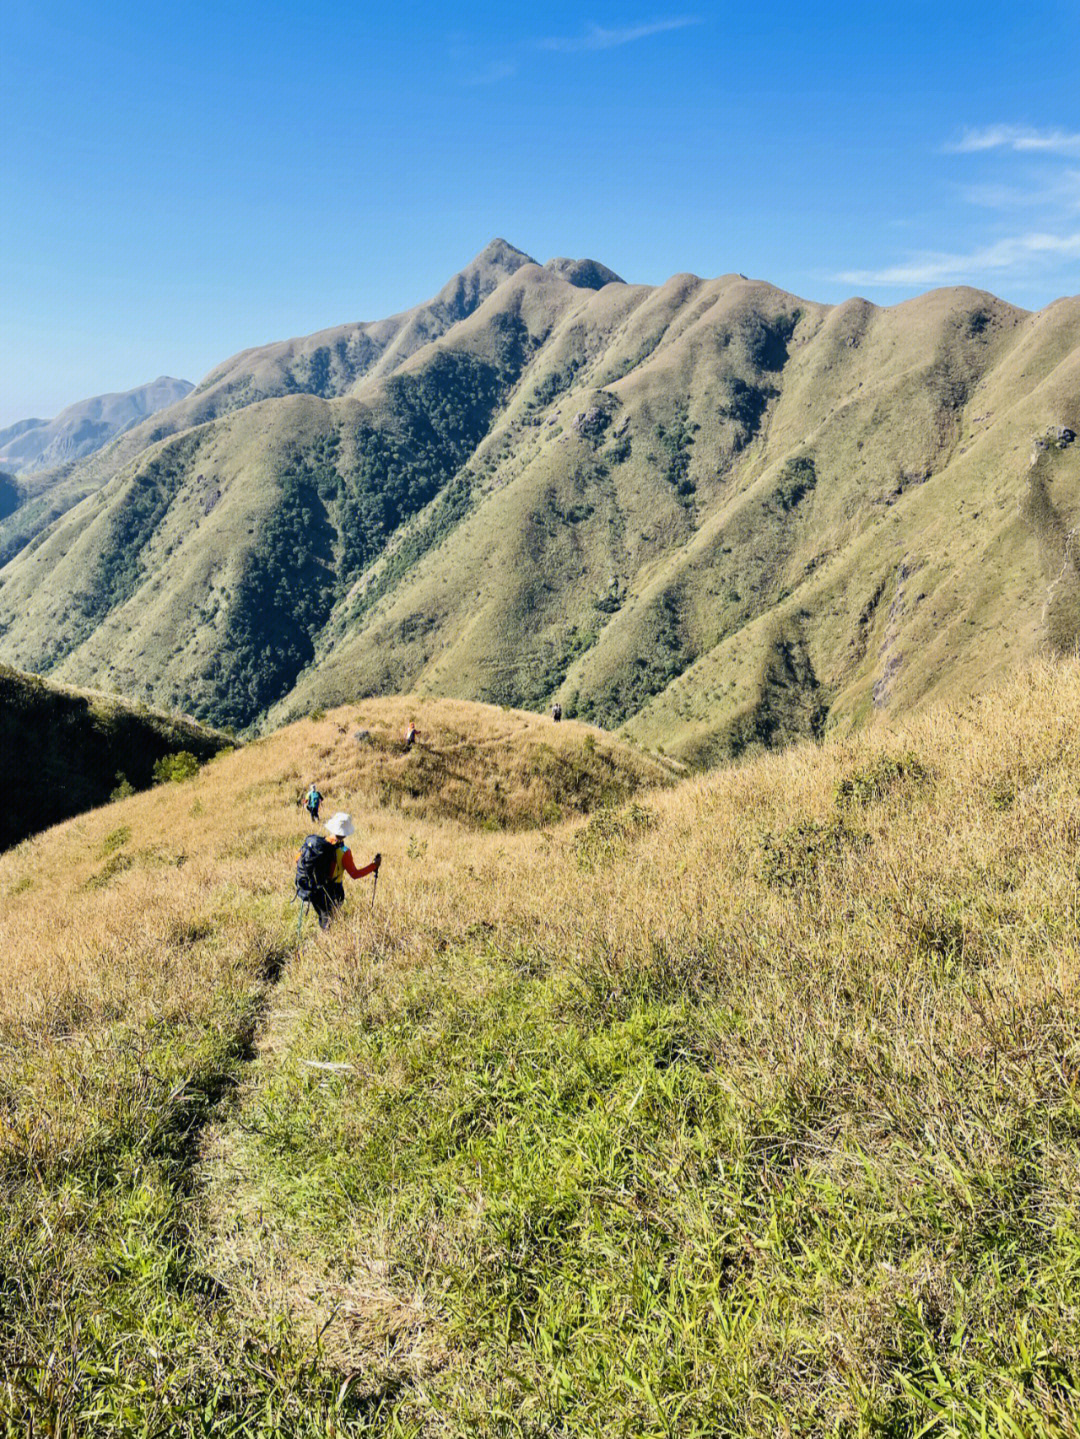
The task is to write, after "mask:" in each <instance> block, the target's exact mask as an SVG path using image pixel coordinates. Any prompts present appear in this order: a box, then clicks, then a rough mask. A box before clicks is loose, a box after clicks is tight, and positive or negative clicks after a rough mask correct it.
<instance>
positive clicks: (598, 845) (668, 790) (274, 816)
mask: <svg viewBox="0 0 1080 1439" xmlns="http://www.w3.org/2000/svg"><path fill="white" fill-rule="evenodd" d="M414 706H415V707H416V709H418V710H419V712H418V713H416V716H415V717H416V719H417V722H418V724H419V725H420V727H421V729H422V730H424V731H425V733H426V734H427V737H428V739H427V742H428V743H429V745H430V750H429V751H425V750H420V751H418V752H414V753H413V754H410V755H405V754H403V753H401V752H400V750H399V748H398V746H397V740H396V737H397V736H398V735H399V734H400V731H401V728H402V727H403V725H404V724H405V722H406V721H407V720H408V719H409V718H410V717H412V713H413V708H414ZM361 730H366V731H367V736H366V738H363V739H361V740H358V739H357V738H356V734H357V732H358V731H361ZM311 778H317V779H319V780H320V781H322V782H323V788H324V791H325V792H326V795H327V800H328V803H329V804H330V805H331V806H335V807H336V806H338V805H341V806H343V807H348V808H351V809H352V810H353V812H354V813H355V815H356V817H357V820H358V825H357V830H358V832H357V835H356V837H355V840H354V846H355V848H356V850H357V852H358V853H359V854H360V855H361V856H362V857H364V858H366V857H368V856H369V855H370V853H371V852H372V851H373V850H375V849H376V848H378V849H381V850H382V852H383V854H384V856H385V866H384V869H383V872H382V877H381V879H380V882H379V888H378V893H377V897H376V902H375V905H374V908H372V907H371V891H370V889H369V888H368V886H367V884H364V885H356V886H354V887H352V888H351V889H350V891H349V898H348V904H347V909H346V914H345V916H344V918H343V920H342V921H341V922H340V924H339V925H338V927H337V928H336V929H335V930H333V931H332V932H331V934H330V936H329V937H328V938H327V939H326V940H325V941H324V942H319V941H316V940H315V939H314V938H309V939H308V941H307V942H306V943H305V944H304V945H303V946H302V947H300V948H299V949H298V948H297V946H296V911H295V909H290V907H289V905H288V902H287V898H288V890H289V880H290V875H291V870H292V862H293V855H294V852H295V850H296V847H297V845H298V843H299V841H300V839H301V837H302V836H303V834H304V832H305V829H306V826H305V825H304V824H303V823H301V819H300V816H299V813H298V811H297V809H296V806H295V798H296V795H297V794H298V793H299V791H300V789H301V788H302V787H303V785H304V784H305V783H306V782H307V781H308V780H309V779H311ZM657 782H659V783H660V787H650V786H654V785H655V784H656V783H657ZM1078 793H1080V666H1078V665H1077V663H1075V662H1073V661H1066V662H1062V663H1061V664H1060V665H1058V666H1057V667H1050V666H1042V667H1040V668H1037V669H1035V670H1033V671H1024V672H1023V673H1022V674H1020V675H1019V676H1018V677H1016V678H1014V679H1013V680H1012V681H1011V682H1010V684H1009V685H1008V686H1007V687H1006V688H1004V689H1003V690H1001V691H1000V692H997V693H994V694H990V695H988V696H986V697H984V698H981V699H978V700H974V701H971V702H968V703H965V705H964V706H963V707H962V708H960V709H952V710H947V709H932V710H930V711H928V712H926V713H924V714H923V715H922V716H921V717H919V718H918V719H917V720H914V721H912V722H910V723H909V724H907V725H906V727H904V728H903V729H901V730H897V729H888V728H885V727H881V728H877V729H873V730H871V731H869V732H867V733H865V734H864V735H862V736H861V737H859V738H857V739H847V740H843V741H839V740H835V739H834V740H831V741H829V742H827V743H825V744H824V745H817V744H807V745H805V746H803V747H796V748H794V749H791V750H789V751H787V752H785V753H783V754H780V755H772V756H765V757H761V758H759V759H757V760H754V761H753V762H748V763H745V764H743V765H741V766H740V767H738V768H735V769H731V770H728V771H724V772H718V773H715V774H712V775H709V776H707V777H703V778H695V779H692V780H683V781H681V782H679V783H677V784H674V785H672V783H671V775H670V774H669V773H668V772H667V771H666V770H662V769H660V768H658V766H657V765H656V763H654V762H653V761H651V760H649V759H648V758H646V757H643V756H641V755H640V754H638V753H637V752H636V751H634V750H633V749H631V748H629V747H627V746H625V745H622V744H620V743H618V742H617V741H613V740H612V739H611V738H610V737H608V736H605V735H603V734H602V733H598V732H596V731H593V730H590V729H588V728H587V727H585V726H581V725H578V724H564V725H562V726H561V727H559V728H558V729H556V728H555V727H554V726H552V725H550V724H548V723H545V722H543V721H541V720H540V719H538V718H537V717H535V716H529V715H524V714H520V713H513V712H507V711H502V710H497V709H488V710H485V709H483V708H481V707H478V706H466V705H459V706H456V707H455V706H444V705H442V704H439V703H436V702H430V701H428V702H425V703H423V705H422V706H420V705H418V704H417V702H416V701H415V700H400V701H381V702H378V703H377V704H376V703H374V702H360V703H359V704H354V705H351V706H348V707H347V708H345V709H343V710H340V711H336V712H332V713H330V714H327V715H326V716H325V717H324V718H320V719H316V720H311V719H309V720H304V721H301V722H299V723H298V724H296V725H294V726H292V727H290V728H288V729H285V730H282V731H280V732H278V733H275V734H273V735H271V736H268V737H267V738H265V739H262V740H260V741H258V742H256V743H255V744H252V745H250V746H248V747H246V748H245V749H243V750H241V751H239V752H236V753H233V754H230V755H226V756H221V757H219V758H216V759H214V760H213V761H211V762H210V763H209V764H208V765H206V766H205V767H204V768H203V770H202V771H201V773H200V774H199V775H198V776H197V777H196V778H194V779H192V780H189V781H187V782H185V783H180V784H172V785H169V786H165V787H162V788H158V789H156V790H153V791H150V792H147V793H145V794H141V795H137V796H133V797H131V798H129V799H126V800H124V801H122V802H120V803H117V804H115V805H113V806H110V807H108V808H106V809H102V810H98V811H96V812H94V813H92V814H87V815H83V816H81V817H80V818H78V819H76V820H72V821H69V822H68V823H66V824H64V825H62V826H60V827H58V828H56V829H54V830H52V831H50V832H49V834H48V836H47V837H46V839H47V842H45V843H41V842H31V843H27V844H24V845H22V846H20V847H19V848H17V849H15V850H13V851H11V852H10V853H8V854H7V855H4V856H2V857H0V895H2V896H3V908H2V915H0V955H2V956H3V959H2V964H3V984H2V985H0V1035H2V1043H0V1056H2V1057H0V1186H2V1200H3V1202H2V1204H0V1369H2V1371H3V1373H4V1375H5V1378H6V1380H7V1381H8V1382H6V1383H5V1385H3V1386H0V1416H2V1417H3V1420H4V1422H5V1423H6V1425H7V1427H8V1429H9V1431H10V1432H12V1433H27V1432H30V1426H31V1424H32V1425H33V1432H35V1433H38V1432H41V1433H45V1432H48V1433H53V1434H64V1435H74V1434H83V1433H90V1432H93V1433H101V1434H124V1435H132V1436H135V1435H140V1436H145V1435H150V1434H166V1433H167V1434H170V1435H172V1434H181V1435H182V1434H188V1435H200V1436H205V1435H230V1436H240V1435H247V1436H250V1435H265V1436H269V1435H271V1434H273V1435H297V1436H299V1435H304V1436H315V1435H331V1434H334V1435H347V1434H351V1435H373V1436H374V1435H386V1436H390V1435H398V1436H401V1435H408V1436H435V1435H439V1436H442V1435H462V1436H464V1435H492V1436H495V1435H498V1436H510V1435H515V1436H529V1439H539V1436H555V1435H574V1436H586V1435H588V1436H605V1439H609V1436H610V1439H614V1436H623V1435H635V1436H657V1439H659V1436H668V1435H673V1434H678V1435H680V1436H694V1435H700V1436H710V1439H711V1436H721V1435H727V1436H731V1439H735V1436H745V1435H761V1436H765V1435H770V1436H771V1435H775V1434H799V1435H825V1434H830V1435H832V1434H838V1435H866V1436H870V1435H897V1436H899V1435H910V1436H914V1435H916V1434H918V1435H927V1436H931V1435H934V1436H943V1439H944V1436H971V1439H975V1436H985V1435H988V1434H994V1435H997V1434H1002V1435H1004V1434H1008V1435H1015V1436H1062V1439H1065V1436H1075V1434H1076V1432H1077V1429H1076V1414H1077V1412H1078V1408H1080V1361H1078V1359H1077V1356H1078V1354H1080V1166H1078V1159H1077V1153H1078V1150H1077V1139H1078V1135H1080V1088H1078V1080H1080V1007H1078V1000H1077V996H1078V993H1080V991H1078V988H1077V981H1078V978H1080V930H1078V927H1077V915H1078V900H1080V889H1078V884H1080V880H1078V871H1077V863H1076V846H1077V834H1078V832H1080V802H1078V798H1077V796H1078ZM586 811H587V812H586ZM309 923H310V921H309Z"/></svg>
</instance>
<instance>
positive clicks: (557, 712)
mask: <svg viewBox="0 0 1080 1439" xmlns="http://www.w3.org/2000/svg"><path fill="white" fill-rule="evenodd" d="M551 718H552V719H553V720H554V721H555V723H556V724H558V723H559V721H560V720H561V719H562V705H561V704H560V703H559V701H558V700H556V701H555V703H554V704H553V705H552V706H551Z"/></svg>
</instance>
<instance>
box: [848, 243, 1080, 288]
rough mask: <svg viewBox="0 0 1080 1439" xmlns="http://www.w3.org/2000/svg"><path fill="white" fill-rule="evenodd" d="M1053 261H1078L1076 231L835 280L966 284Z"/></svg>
mask: <svg viewBox="0 0 1080 1439" xmlns="http://www.w3.org/2000/svg"><path fill="white" fill-rule="evenodd" d="M1054 260H1080V231H1076V232H1075V233H1073V234H1071V235H1049V234H1045V233H1042V232H1038V231H1036V232H1033V233H1031V234H1027V235H1014V236H1009V237H1007V238H1005V239H1001V240H997V241H995V243H994V244H992V245H985V246H983V247H982V248H981V249H978V250H973V251H972V252H971V253H970V254H967V255H948V254H940V253H936V254H935V253H930V254H924V255H919V256H916V257H914V258H913V259H911V260H909V261H907V262H906V263H904V264H899V265H888V266H886V267H885V268H884V269H882V270H845V271H844V272H843V273H841V274H840V275H838V276H837V279H838V280H841V281H843V283H844V284H846V285H887V286H891V285H896V286H907V285H947V284H953V283H966V282H970V281H971V280H972V279H975V278H977V277H978V276H980V275H985V274H994V275H996V276H1000V275H1002V274H1007V273H1008V272H1010V271H1012V272H1024V271H1030V270H1031V269H1032V268H1033V267H1037V266H1038V265H1040V264H1044V263H1046V262H1048V261H1049V262H1052V261H1054Z"/></svg>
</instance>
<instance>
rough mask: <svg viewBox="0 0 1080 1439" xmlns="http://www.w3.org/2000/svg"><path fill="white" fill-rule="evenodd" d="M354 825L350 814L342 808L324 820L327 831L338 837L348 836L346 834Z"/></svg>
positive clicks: (351, 830)
mask: <svg viewBox="0 0 1080 1439" xmlns="http://www.w3.org/2000/svg"><path fill="white" fill-rule="evenodd" d="M354 827H355V826H354V825H353V822H352V816H351V815H347V814H346V813H345V812H344V811H343V810H341V811H339V812H338V813H337V814H335V815H332V816H331V818H330V819H328V820H327V821H326V829H327V833H328V834H336V835H337V837H338V838H339V839H346V838H348V836H349V835H350V834H352V832H353V829H354Z"/></svg>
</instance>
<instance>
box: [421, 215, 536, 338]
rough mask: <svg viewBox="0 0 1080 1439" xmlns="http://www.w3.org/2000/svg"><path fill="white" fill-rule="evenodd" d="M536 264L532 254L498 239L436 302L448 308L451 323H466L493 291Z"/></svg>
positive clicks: (458, 275) (455, 276) (453, 280)
mask: <svg viewBox="0 0 1080 1439" xmlns="http://www.w3.org/2000/svg"><path fill="white" fill-rule="evenodd" d="M535 264H536V261H535V260H534V259H533V258H532V256H531V255H526V253H525V251H524V250H518V249H516V248H515V247H514V246H513V245H511V244H509V243H508V242H507V241H506V240H502V239H500V238H499V237H498V236H496V238H495V239H494V240H492V241H491V242H490V244H488V245H485V246H484V248H483V249H482V250H481V251H480V253H479V255H477V256H476V258H475V259H473V260H471V261H470V262H469V264H467V265H466V266H465V268H464V269H463V270H461V271H459V272H458V274H456V275H454V276H453V278H452V279H450V280H448V281H447V283H446V284H445V285H444V286H443V288H442V289H441V290H440V291H439V293H438V295H436V297H435V299H436V303H439V304H441V305H443V306H444V307H445V310H446V312H447V316H448V318H449V319H450V321H451V323H453V322H455V321H457V320H464V319H466V318H467V317H468V316H469V315H471V314H472V313H473V311H474V310H475V309H476V308H477V306H478V305H480V304H482V303H483V301H484V300H486V299H487V297H488V295H490V294H491V292H492V290H495V289H497V288H498V287H499V285H501V284H502V282H503V281H504V280H508V279H509V278H510V276H511V275H514V274H516V273H517V271H518V270H520V269H521V268H522V266H523V265H535Z"/></svg>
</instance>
